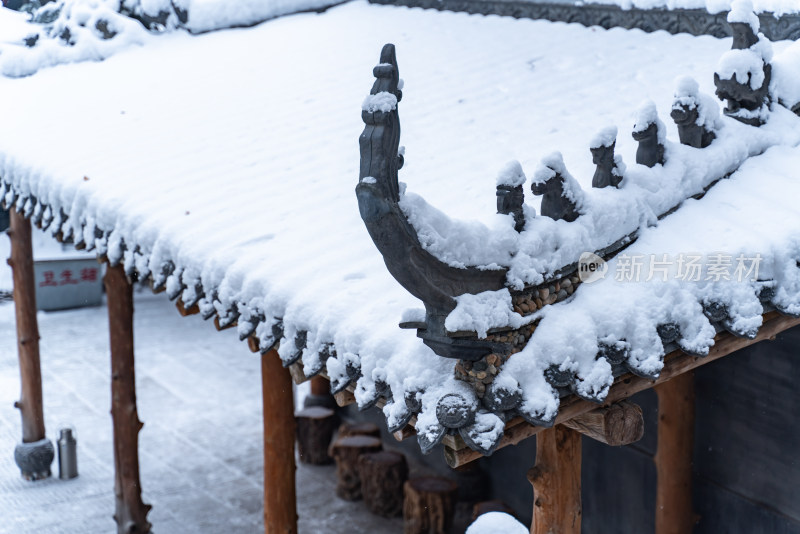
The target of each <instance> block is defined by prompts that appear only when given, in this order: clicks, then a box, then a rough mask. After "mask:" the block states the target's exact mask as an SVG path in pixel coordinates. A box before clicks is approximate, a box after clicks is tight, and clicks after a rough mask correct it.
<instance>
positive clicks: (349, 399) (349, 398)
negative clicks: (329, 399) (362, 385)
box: [333, 389, 356, 408]
mask: <svg viewBox="0 0 800 534" xmlns="http://www.w3.org/2000/svg"><path fill="white" fill-rule="evenodd" d="M333 398H334V399H336V404H337V405H338V406H339V407H340V408H344V407H345V406H350V405H351V404H355V402H356V396H355V395H354V394H353V392H352V391H350V390H349V389H343V390H342V391H340V392H339V393H336V394H334V395H333Z"/></svg>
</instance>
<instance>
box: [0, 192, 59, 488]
mask: <svg viewBox="0 0 800 534" xmlns="http://www.w3.org/2000/svg"><path fill="white" fill-rule="evenodd" d="M9 219H10V228H9V229H8V237H9V239H10V241H11V257H10V258H9V259H8V265H9V266H11V270H12V279H13V284H14V290H13V291H14V311H15V314H16V323H17V356H18V358H19V376H20V398H19V401H17V402H15V403H14V406H15V407H16V408H18V409H19V413H20V416H21V418H22V442H21V443H20V444H18V445H17V447H16V448H15V450H14V459H15V460H16V462H17V465H18V466H19V468H20V472H21V474H22V477H23V478H25V479H26V480H40V479H44V478H48V477H49V476H50V474H51V473H50V464H51V463H52V461H53V456H54V449H53V444H52V442H50V440H48V439H47V438H46V435H45V428H44V402H43V399H42V369H41V361H40V358H39V325H38V323H37V321H36V281H35V279H34V274H33V245H32V242H31V223H30V221H29V220H28V219H26V218H25V217H23V216H22V215H21V214H20V213H17V210H16V209H14V208H12V209H11V210H10V211H9Z"/></svg>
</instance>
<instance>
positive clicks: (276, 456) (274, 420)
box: [261, 350, 297, 534]
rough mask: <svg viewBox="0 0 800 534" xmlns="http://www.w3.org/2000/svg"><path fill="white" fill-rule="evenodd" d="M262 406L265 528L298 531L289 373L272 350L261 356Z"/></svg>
mask: <svg viewBox="0 0 800 534" xmlns="http://www.w3.org/2000/svg"><path fill="white" fill-rule="evenodd" d="M261 390H262V399H263V410H264V417H263V418H264V532H265V533H266V534H297V504H296V502H295V500H296V495H295V476H294V475H295V470H296V469H297V467H296V465H295V460H294V436H295V420H294V397H293V394H292V377H291V375H290V374H289V370H288V369H285V368H284V367H283V366H282V365H281V360H280V357H278V353H277V351H275V350H270V351H269V352H267V353H265V354H263V355H262V356H261Z"/></svg>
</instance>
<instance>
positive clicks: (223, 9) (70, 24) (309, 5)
mask: <svg viewBox="0 0 800 534" xmlns="http://www.w3.org/2000/svg"><path fill="white" fill-rule="evenodd" d="M337 1H339V0H237V1H235V2H233V1H229V0H183V1H180V2H179V1H175V2H172V3H171V2H170V0H57V1H56V2H53V3H50V4H46V5H45V6H44V7H43V8H42V9H40V10H39V11H37V13H36V17H37V19H41V17H47V19H48V20H50V19H54V20H51V21H50V22H47V23H38V22H37V23H33V22H27V21H26V20H25V18H26V17H25V16H24V15H23V14H21V13H17V12H13V11H11V10H8V9H0V74H2V75H4V76H11V77H19V76H28V75H31V74H33V73H35V72H36V71H38V70H39V69H42V68H46V67H52V66H54V65H60V64H63V63H73V62H80V61H100V60H103V59H106V58H107V57H109V56H111V55H113V54H116V53H117V52H119V51H120V50H123V49H126V48H128V47H131V46H134V45H143V44H145V43H146V42H148V41H149V40H151V39H154V38H155V37H156V35H154V34H152V33H150V32H149V31H148V30H147V29H146V28H145V27H144V26H143V25H142V24H141V23H140V22H139V21H137V20H134V19H133V18H130V17H129V16H128V14H131V15H135V16H139V17H142V16H145V17H153V18H159V17H160V16H162V15H163V16H166V19H165V20H164V24H160V23H159V24H154V25H153V28H152V29H153V30H154V31H155V32H163V31H171V30H174V29H175V28H176V27H179V26H180V27H183V28H185V29H187V30H189V31H190V32H195V33H197V32H205V31H211V30H217V29H221V28H231V27H239V26H251V25H254V24H257V23H259V22H262V21H265V20H268V19H272V18H275V17H279V16H281V15H286V14H290V13H297V12H300V11H308V10H314V9H322V8H324V7H327V6H330V5H332V4H334V3H336V2H337ZM173 4H174V5H175V6H176V7H179V8H180V9H182V10H183V11H184V12H185V13H186V15H187V17H188V19H187V20H186V22H185V23H182V22H180V21H179V19H178V15H177V14H176V13H175V12H174V10H173V7H172V5H173ZM51 13H52V14H53V15H52V17H48V15H47V14H51ZM33 36H38V37H37V38H36V41H35V42H34V43H31V44H30V45H26V44H25V42H24V40H25V39H26V38H29V37H33Z"/></svg>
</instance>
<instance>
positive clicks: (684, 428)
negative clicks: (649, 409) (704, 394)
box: [655, 371, 694, 534]
mask: <svg viewBox="0 0 800 534" xmlns="http://www.w3.org/2000/svg"><path fill="white" fill-rule="evenodd" d="M655 391H656V393H657V394H658V447H657V450H656V456H655V463H656V475H657V480H658V482H657V489H656V534H685V533H689V532H691V531H692V528H693V525H694V516H693V513H692V448H693V446H694V373H693V372H692V371H689V372H687V373H684V374H682V375H679V376H676V377H675V378H673V379H672V380H670V381H668V382H664V383H663V384H660V385H658V386H656V387H655Z"/></svg>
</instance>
